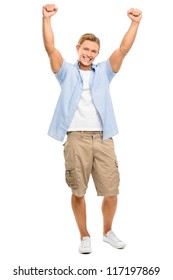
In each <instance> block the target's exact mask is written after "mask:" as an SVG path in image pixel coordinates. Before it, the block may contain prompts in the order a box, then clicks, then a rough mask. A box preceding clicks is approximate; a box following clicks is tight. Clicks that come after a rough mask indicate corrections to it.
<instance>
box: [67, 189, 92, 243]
mask: <svg viewBox="0 0 173 280" xmlns="http://www.w3.org/2000/svg"><path fill="white" fill-rule="evenodd" d="M71 202H72V209H73V213H74V216H75V219H76V223H77V226H78V228H79V232H80V236H81V240H82V238H83V237H84V236H90V234H89V232H88V230H87V221H86V220H87V219H86V203H85V197H84V196H82V197H77V196H75V195H74V194H72V198H71Z"/></svg>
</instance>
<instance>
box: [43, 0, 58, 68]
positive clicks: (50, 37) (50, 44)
mask: <svg viewBox="0 0 173 280" xmlns="http://www.w3.org/2000/svg"><path fill="white" fill-rule="evenodd" d="M57 10H58V9H57V8H56V6H55V5H54V4H48V5H46V6H43V10H42V13H43V42H44V46H45V50H46V52H47V54H48V56H49V59H50V65H51V69H52V71H53V72H54V73H57V72H58V71H59V69H60V67H61V65H62V63H63V58H62V55H61V53H60V52H59V51H58V50H57V49H56V48H55V45H54V34H53V31H52V27H51V17H52V16H53V15H55V14H56V12H57Z"/></svg>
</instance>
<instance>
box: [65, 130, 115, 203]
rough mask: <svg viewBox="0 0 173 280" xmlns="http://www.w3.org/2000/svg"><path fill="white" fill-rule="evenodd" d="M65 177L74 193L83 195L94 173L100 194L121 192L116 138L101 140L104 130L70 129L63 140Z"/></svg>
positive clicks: (98, 193) (109, 194)
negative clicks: (115, 144)
mask: <svg viewBox="0 0 173 280" xmlns="http://www.w3.org/2000/svg"><path fill="white" fill-rule="evenodd" d="M64 158H65V169H66V171H65V177H66V182H67V184H68V186H69V187H70V188H71V189H72V193H73V194H74V195H76V196H79V197H81V196H83V195H84V194H85V193H86V190H87V187H88V181H89V177H90V174H92V177H93V181H94V184H95V188H96V191H97V195H99V196H113V195H116V194H118V193H119V190H118V187H119V181H120V178H119V171H118V162H117V158H116V155H115V151H114V142H113V139H112V138H110V139H107V140H104V141H103V140H102V132H93V131H92V132H91V131H82V132H80V131H79V132H78V131H77V132H68V136H67V141H66V142H65V144H64Z"/></svg>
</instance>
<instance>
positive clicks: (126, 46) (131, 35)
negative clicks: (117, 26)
mask: <svg viewBox="0 0 173 280" xmlns="http://www.w3.org/2000/svg"><path fill="white" fill-rule="evenodd" d="M139 24H140V23H139V22H135V21H132V22H131V25H130V27H129V29H128V31H127V32H126V34H125V36H124V38H123V40H122V42H121V44H120V50H121V51H122V53H123V55H124V56H125V55H126V54H127V53H128V52H129V50H130V49H131V47H132V45H133V43H134V41H135V38H136V34H137V31H138V27H139Z"/></svg>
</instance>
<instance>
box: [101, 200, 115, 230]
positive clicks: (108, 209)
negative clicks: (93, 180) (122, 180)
mask: <svg viewBox="0 0 173 280" xmlns="http://www.w3.org/2000/svg"><path fill="white" fill-rule="evenodd" d="M116 208H117V195H115V196H105V197H104V198H103V202H102V214H103V234H106V233H107V232H108V231H110V230H111V229H112V223H113V219H114V215H115V212H116Z"/></svg>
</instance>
